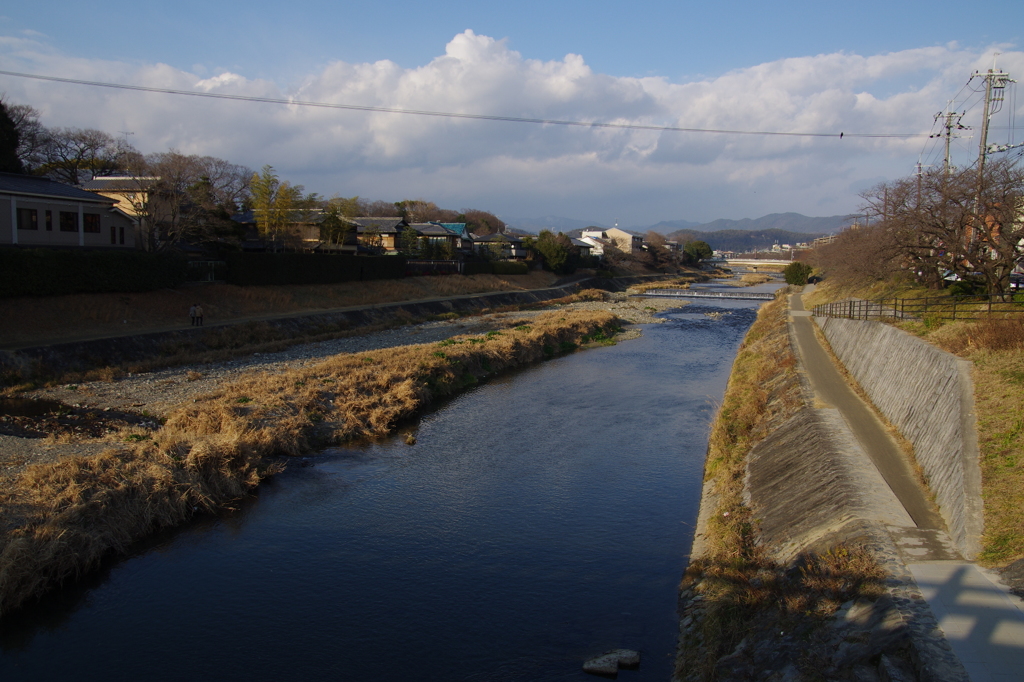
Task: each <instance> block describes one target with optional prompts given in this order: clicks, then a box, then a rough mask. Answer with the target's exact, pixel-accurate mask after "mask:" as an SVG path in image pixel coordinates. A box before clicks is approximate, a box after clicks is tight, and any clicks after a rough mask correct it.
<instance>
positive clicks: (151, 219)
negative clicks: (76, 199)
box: [81, 175, 166, 245]
mask: <svg viewBox="0 0 1024 682" xmlns="http://www.w3.org/2000/svg"><path fill="white" fill-rule="evenodd" d="M159 180H160V178H159V177H156V176H136V175H106V176H100V177H95V178H93V179H92V180H89V181H87V182H84V183H82V186H81V187H82V189H84V190H85V191H86V192H92V193H94V194H98V195H99V196H101V197H106V198H108V199H113V200H114V201H116V202H117V204H116V206H117V208H119V209H120V210H121V211H122V212H124V213H125V214H126V215H128V216H131V218H132V220H133V221H134V222H135V240H136V243H137V244H139V245H142V244H144V243H146V242H147V241H148V240H149V239H150V234H151V233H152V232H153V231H154V229H155V228H154V226H155V225H156V224H157V223H158V222H159V220H160V218H161V216H160V215H158V214H159V213H160V212H161V211H160V210H159V209H158V207H157V206H156V205H155V204H156V203H159V202H153V201H151V200H152V199H153V188H154V186H155V185H156V183H157V182H159ZM164 208H165V209H166V207H164Z"/></svg>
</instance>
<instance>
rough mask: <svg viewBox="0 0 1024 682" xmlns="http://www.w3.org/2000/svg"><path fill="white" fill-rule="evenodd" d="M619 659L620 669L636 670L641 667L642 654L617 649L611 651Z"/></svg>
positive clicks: (630, 650)
mask: <svg viewBox="0 0 1024 682" xmlns="http://www.w3.org/2000/svg"><path fill="white" fill-rule="evenodd" d="M608 653H609V654H615V655H616V656H618V657H619V667H620V668H625V669H626V670H635V669H637V668H639V667H640V652H639V651H633V650H632V649H616V650H615V651H609V652H608Z"/></svg>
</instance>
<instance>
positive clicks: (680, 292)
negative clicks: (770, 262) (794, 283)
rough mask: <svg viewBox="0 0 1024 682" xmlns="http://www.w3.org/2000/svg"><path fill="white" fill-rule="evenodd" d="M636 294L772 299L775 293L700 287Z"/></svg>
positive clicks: (752, 299) (751, 299) (756, 299)
mask: <svg viewBox="0 0 1024 682" xmlns="http://www.w3.org/2000/svg"><path fill="white" fill-rule="evenodd" d="M637 295H638V296H658V297H661V298H731V299H739V300H741V301H772V300H774V299H775V294H773V293H770V292H754V291H740V290H737V291H703V290H700V289H651V290H649V291H645V292H644V293H642V294H637Z"/></svg>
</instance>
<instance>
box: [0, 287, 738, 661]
mask: <svg viewBox="0 0 1024 682" xmlns="http://www.w3.org/2000/svg"><path fill="white" fill-rule="evenodd" d="M754 305H755V304H754V303H748V302H743V301H721V302H717V301H716V302H715V304H714V305H713V306H708V305H702V304H691V305H688V306H686V307H685V308H684V309H682V310H681V311H675V312H670V313H668V314H667V315H666V317H667V318H668V320H669V321H668V322H666V323H665V324H662V325H649V326H646V327H645V328H644V336H643V337H642V338H640V339H637V340H633V341H628V342H624V343H620V344H619V345H617V346H613V347H607V348H600V349H595V350H588V351H586V352H580V353H575V354H572V355H569V356H565V357H562V358H558V359H555V360H552V361H550V362H546V363H544V364H542V365H539V366H536V367H532V368H529V369H527V370H524V371H521V372H518V373H516V374H513V375H510V376H507V377H504V378H501V379H498V380H495V381H491V382H489V383H487V384H485V385H482V386H480V387H478V388H476V389H474V390H472V391H470V392H468V393H466V394H464V395H462V396H461V397H459V398H458V399H456V400H453V401H451V402H450V403H447V404H446V405H444V406H443V407H442V408H440V409H438V410H437V411H435V412H433V413H430V414H428V415H426V416H424V417H423V418H422V420H420V421H419V422H418V423H417V424H415V425H413V428H414V430H415V434H416V438H417V443H416V445H414V446H408V445H406V444H405V443H404V442H403V441H402V439H401V437H396V438H394V439H391V440H387V441H384V442H380V443H376V444H370V445H366V446H362V447H353V448H338V449H332V450H328V451H325V452H323V453H319V454H317V455H316V456H314V457H310V458H306V459H304V460H302V461H299V462H294V463H293V464H292V465H291V466H290V468H289V470H288V471H287V472H286V473H285V474H283V475H281V476H278V477H276V478H275V479H273V480H271V481H270V482H268V483H267V484H266V485H264V486H262V487H261V488H260V491H259V495H258V496H257V497H255V498H254V499H252V500H249V501H247V502H245V503H243V504H241V505H240V506H239V509H238V510H237V511H236V512H234V513H227V514H223V515H221V516H218V517H216V518H210V519H206V520H204V521H202V522H200V523H197V524H194V525H192V526H190V527H189V528H187V529H184V530H181V531H177V532H173V533H168V534H166V535H165V536H163V537H160V538H157V539H155V540H154V541H152V542H150V543H147V545H146V546H144V547H140V548H139V549H138V551H137V552H136V554H135V555H134V556H132V557H130V558H128V559H125V560H121V561H118V562H114V563H111V564H110V565H109V566H107V567H106V568H105V569H104V570H103V571H101V572H98V573H97V574H95V575H93V576H90V577H89V578H87V579H86V581H84V582H83V583H82V584H79V585H77V586H75V587H71V588H69V589H66V590H65V591H64V592H63V593H61V594H59V595H55V596H53V597H50V598H47V599H45V600H44V601H43V602H42V603H40V604H39V605H38V606H37V607H33V608H31V609H29V610H27V611H26V612H25V613H24V614H22V615H20V616H19V617H16V618H12V619H10V620H9V621H8V622H7V623H6V624H5V625H4V626H3V628H2V631H0V679H2V680H5V681H8V680H28V679H33V680H35V679H39V680H51V679H60V678H68V679H103V680H118V679H147V680H186V679H187V680H206V679H217V680H254V679H273V680H307V679H320V678H325V679H337V680H403V681H405V680H446V681H447V680H510V681H511V680H523V681H526V680H530V681H543V680H592V679H594V678H592V677H590V676H588V675H586V674H584V673H583V672H582V671H581V665H582V663H583V661H584V660H585V659H586V658H588V657H590V656H593V655H596V654H599V653H601V652H603V651H605V650H606V649H610V648H617V647H627V648H635V649H639V650H640V651H641V652H642V654H643V661H642V664H641V668H640V669H639V670H636V671H623V672H622V673H620V678H619V679H621V680H667V679H668V678H669V675H670V673H671V669H672V657H673V655H674V647H675V639H676V632H677V622H676V611H675V608H676V586H677V584H678V581H679V578H680V576H681V574H682V571H683V569H684V568H685V565H686V552H687V551H688V549H689V546H690V542H691V540H692V533H693V526H692V524H693V523H694V521H695V518H696V514H697V507H698V505H699V501H700V499H699V498H700V479H701V472H702V466H703V458H704V453H705V450H706V447H707V429H708V424H709V421H710V419H711V417H712V415H713V412H714V409H715V407H716V402H717V401H718V400H719V399H720V397H721V394H722V391H723V389H724V386H725V381H726V379H727V377H728V373H729V369H730V367H731V364H732V360H733V357H734V355H735V350H736V347H737V345H738V343H739V341H740V340H741V338H742V336H743V334H744V333H745V331H746V329H747V327H748V326H749V325H750V323H751V322H752V320H753V318H754V314H755V310H754ZM709 312H710V313H725V314H724V315H722V316H721V317H720V318H719V319H714V318H713V317H709V316H708V315H707V314H706V313H709ZM304 465H305V466H304Z"/></svg>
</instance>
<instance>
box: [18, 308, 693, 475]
mask: <svg viewBox="0 0 1024 682" xmlns="http://www.w3.org/2000/svg"><path fill="white" fill-rule="evenodd" d="M681 305H685V303H683V302H681V301H678V300H671V299H640V298H631V297H629V296H627V295H626V294H622V293H614V294H609V295H608V300H605V301H584V302H577V303H570V304H567V305H564V306H561V307H562V308H565V309H571V310H606V311H609V312H612V313H615V314H616V315H617V316H618V317H619V318H620V319H622V320H623V321H624V322H627V323H629V325H631V326H630V327H627V328H626V330H625V331H624V332H623V334H621V335H620V337H619V338H620V340H625V339H628V338H635V337H636V336H639V334H640V331H639V328H638V327H635V326H633V325H641V324H652V323H657V322H660V321H662V320H661V319H660V318H658V317H655V315H656V314H657V313H658V312H661V311H663V310H667V309H670V308H679V307H680V306H681ZM549 309H550V308H549ZM541 312H543V311H542V310H530V311H519V312H510V313H496V314H491V315H483V316H477V317H466V318H459V319H454V320H443V321H433V322H424V323H420V324H413V325H407V326H403V327H396V328H393V329H387V330H384V331H375V332H372V333H369V334H364V335H358V336H348V337H344V338H338V339H332V340H328V341H319V342H315V343H307V344H298V345H295V346H292V347H290V348H287V349H285V350H282V351H279V352H274V353H253V354H251V355H247V356H242V357H236V358H234V359H232V360H228V361H225V362H218V363H204V364H193V365H183V366H178V367H172V368H168V369H162V370H158V371H154V372H146V373H142V374H129V375H126V376H121V377H117V378H114V379H113V380H111V381H93V382H88V383H80V384H65V385H58V386H48V387H45V388H41V389H37V390H34V391H31V392H29V393H26V394H24V395H23V396H22V397H25V398H32V399H38V400H53V401H58V402H60V403H63V404H64V405H66V406H67V410H66V414H65V422H67V423H66V424H65V426H64V427H62V428H54V427H52V426H51V427H49V428H48V429H38V428H37V429H35V430H34V432H33V429H32V428H31V427H30V426H29V427H26V425H25V424H24V421H25V420H21V422H22V423H20V425H15V424H11V425H9V426H10V428H6V429H4V428H0V477H2V476H13V475H16V474H18V473H19V472H21V471H22V470H24V468H25V467H26V466H28V465H31V464H38V463H45V462H53V461H57V460H59V459H61V458H63V457H69V456H73V455H91V454H97V453H99V452H102V451H104V450H106V449H110V448H112V447H116V446H117V445H118V444H119V443H121V442H123V440H122V436H121V430H122V429H123V428H125V427H127V426H143V427H151V428H154V427H156V426H157V425H158V423H159V420H160V418H161V417H164V416H166V415H167V414H168V413H169V412H170V411H171V410H173V409H174V408H175V407H176V406H178V405H181V404H183V403H186V402H189V401H192V400H195V399H196V398H198V397H199V396H201V395H205V394H207V393H210V392H213V391H215V390H217V389H218V388H219V387H220V386H223V385H225V384H228V383H231V382H234V381H236V380H237V379H239V378H241V377H242V375H244V374H248V373H251V372H277V371H282V370H285V369H288V368H297V367H301V366H303V365H307V364H314V363H316V362H319V361H320V360H322V359H324V358H328V357H331V356H334V355H339V354H342V353H361V352H366V351H370V350H377V349H381V348H393V347H396V346H407V345H414V344H422V343H436V342H438V341H443V340H444V339H447V338H450V337H452V336H458V335H460V334H481V333H484V332H486V331H487V330H489V329H494V328H500V327H505V326H514V325H515V324H518V322H516V320H523V319H524V318H530V317H532V316H535V315H538V314H540V313H541ZM76 420H78V422H79V423H80V425H79V426H78V427H77V428H76V425H75V421H76ZM12 421H13V420H12ZM17 426H20V427H22V428H20V429H19V428H16V427H17ZM37 426H38V424H37ZM47 430H48V432H47V433H46V435H45V436H43V435H42V432H43V431H47Z"/></svg>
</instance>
